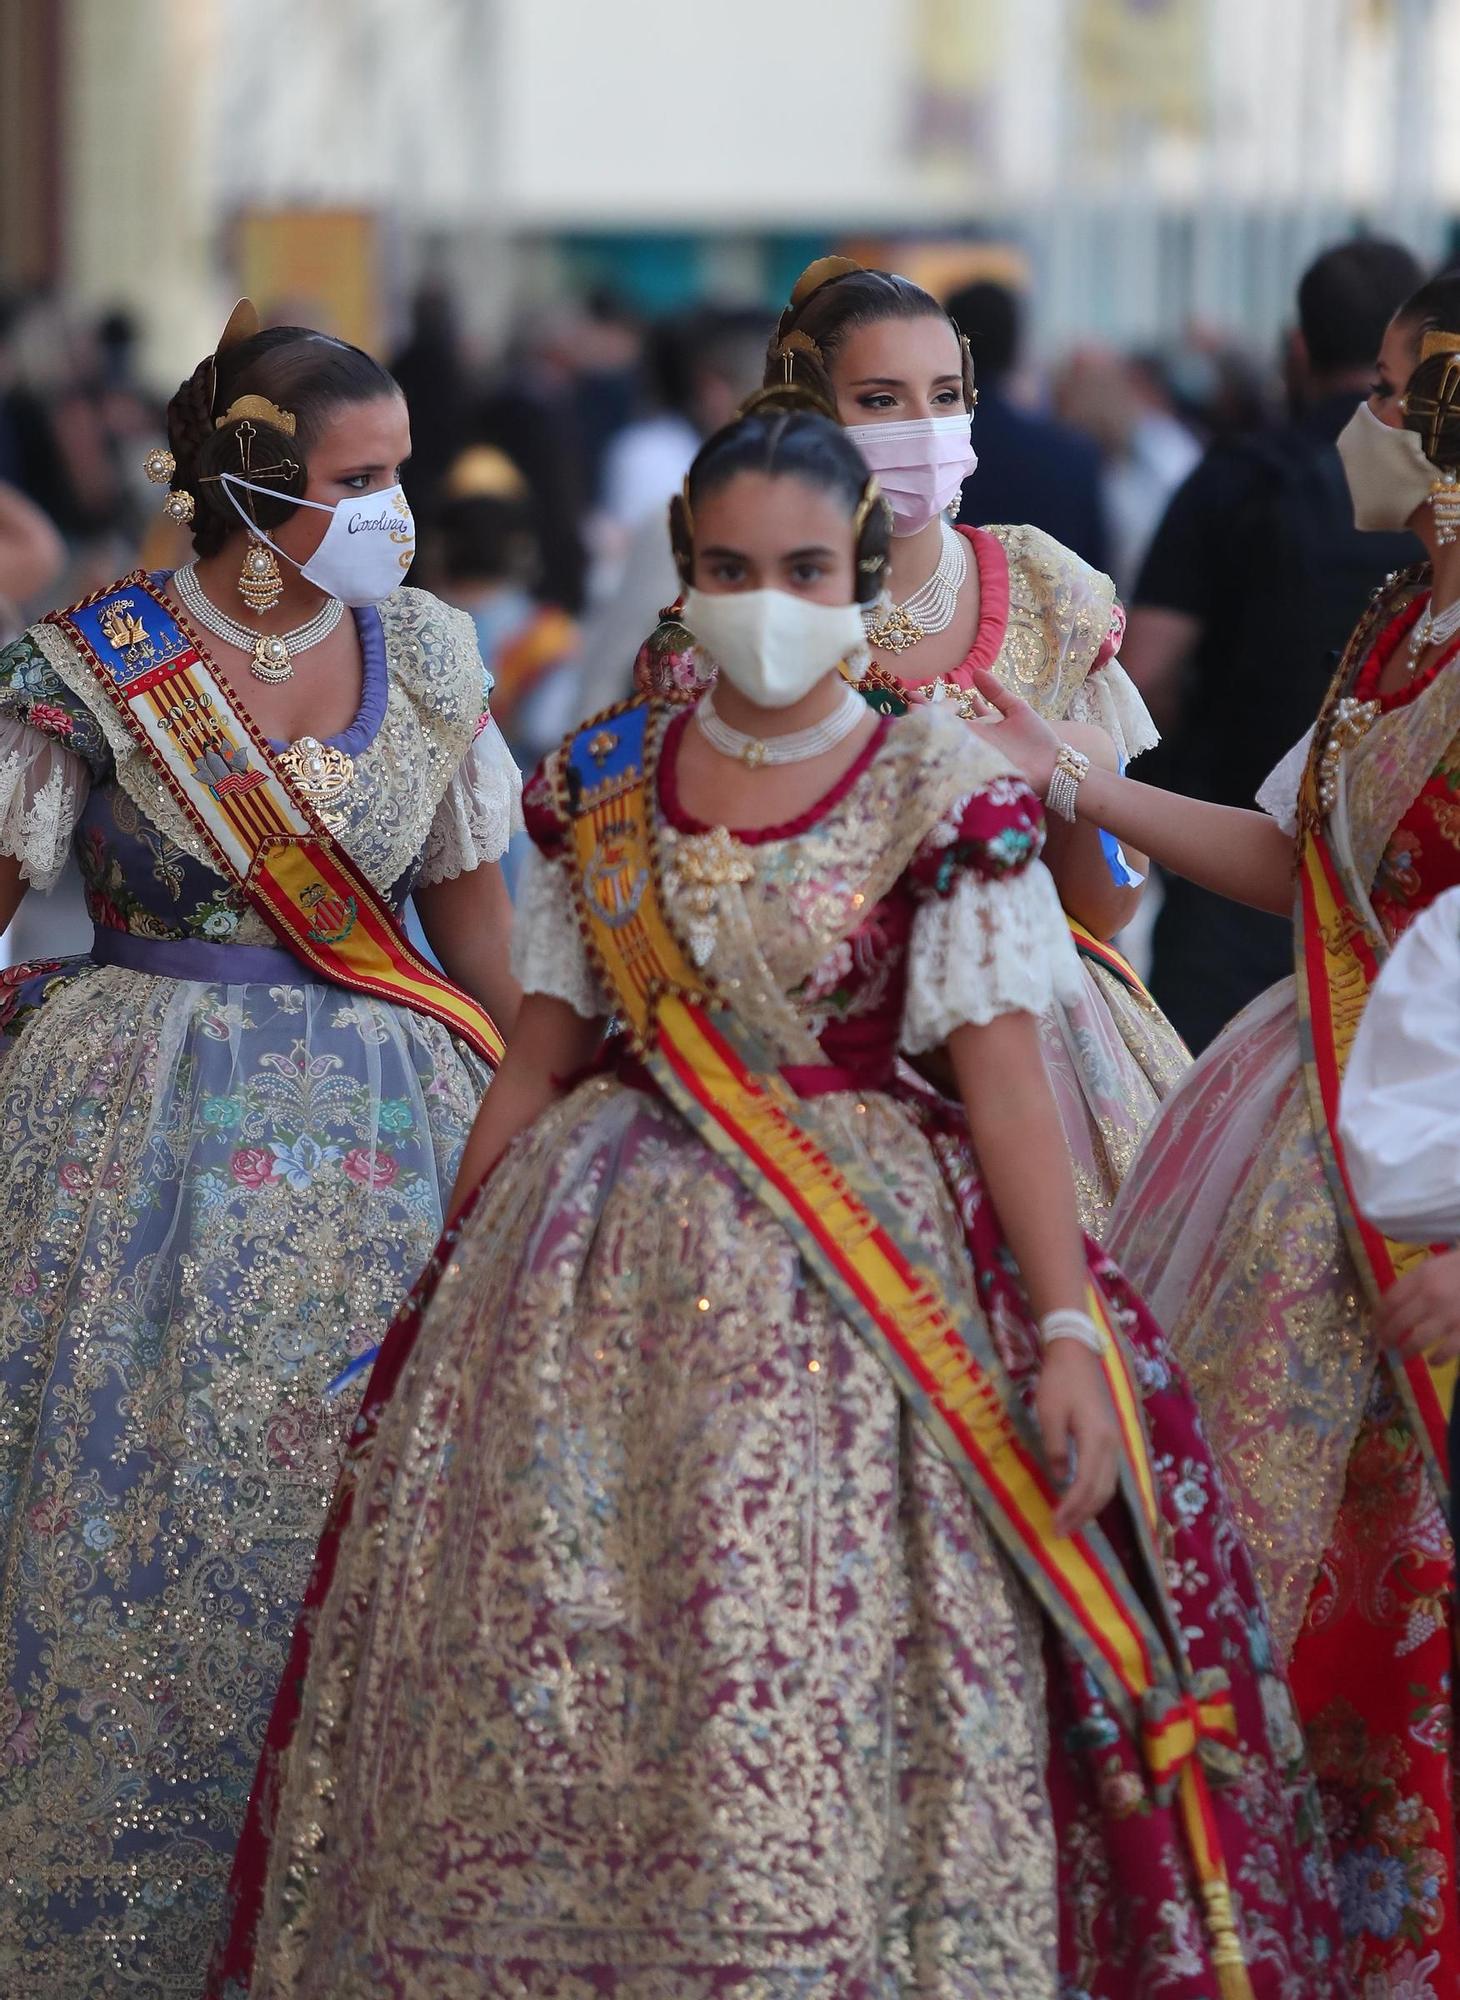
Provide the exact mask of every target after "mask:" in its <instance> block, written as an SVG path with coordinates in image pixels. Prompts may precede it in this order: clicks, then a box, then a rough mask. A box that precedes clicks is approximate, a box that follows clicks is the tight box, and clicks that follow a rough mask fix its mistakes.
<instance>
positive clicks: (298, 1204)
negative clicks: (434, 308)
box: [0, 310, 520, 2000]
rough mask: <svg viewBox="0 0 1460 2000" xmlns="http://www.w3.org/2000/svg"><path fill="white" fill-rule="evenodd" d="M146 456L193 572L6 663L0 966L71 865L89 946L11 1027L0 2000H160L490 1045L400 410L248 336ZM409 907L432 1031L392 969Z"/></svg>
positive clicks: (467, 856)
mask: <svg viewBox="0 0 1460 2000" xmlns="http://www.w3.org/2000/svg"><path fill="white" fill-rule="evenodd" d="M168 416H169V432H170V437H171V445H172V450H171V452H170V453H162V452H158V453H155V454H152V455H151V462H150V467H149V469H150V470H151V471H152V472H153V473H154V475H156V476H157V477H159V478H160V479H161V480H164V481H166V480H169V479H170V481H171V487H172V491H171V494H170V497H169V500H168V507H169V510H170V511H171V512H172V514H173V515H174V517H175V518H188V519H191V521H192V526H193V532H194V538H195V541H196V544H197V548H198V559H197V561H196V562H195V563H193V564H189V565H188V566H187V567H186V568H184V569H182V570H180V571H178V573H177V574H176V575H174V576H171V577H170V578H169V577H165V576H162V575H154V576H150V577H149V576H147V575H145V574H142V573H140V572H139V573H138V574H137V575H135V576H132V577H129V578H127V579H126V580H125V581H124V582H123V583H121V584H119V585H117V586H115V587H114V588H112V589H111V590H107V591H103V592H101V593H100V594H99V596H97V597H96V598H94V599H90V600H88V601H87V603H86V604H84V605H78V606H73V607H71V608H70V609H69V610H67V611H65V612H59V613H55V614H53V615H52V617H51V618H49V619H47V620H46V621H44V622H43V623H41V624H39V625H36V626H33V627H32V628H31V629H30V631H28V632H27V633H26V634H24V635H23V636H22V637H21V638H20V639H18V640H17V641H16V642H15V643H14V644H13V645H11V646H10V647H9V648H8V649H7V650H6V651H5V652H4V653H3V654H0V924H3V923H5V922H8V920H9V918H10V916H11V915H12V913H13V912H14V910H15V908H16V906H17V904H18V903H19V901H20V899H21V897H22V895H23V894H24V893H25V891H26V889H27V886H30V887H33V888H35V889H38V890H44V889H45V888H46V887H47V886H48V885H49V884H50V883H52V882H53V881H54V880H55V878H56V876H57V875H58V874H59V872H60V870H61V867H62V864H63V862H64V860H65V857H66V853H67V850H68V848H74V851H75V852H76V854H77V856H78V858H79V861H80V865H81V869H82V873H83V875H84V877H85V882H86V888H87V894H88V898H89V903H90V909H91V915H92V919H93V921H94V924H95V926H96V937H95V943H94V946H93V949H92V951H91V952H90V954H89V955H88V956H87V957H86V958H84V959H80V960H75V961H72V962H70V963H66V964H52V965H47V966H39V967H29V968H27V967H20V968H18V969H17V970H15V971H12V972H10V973H7V974H6V975H5V976H4V989H3V1004H4V1027H5V1030H6V1036H7V1041H6V1050H5V1060H4V1066H3V1073H0V1218H3V1220H0V1268H3V1291H0V1380H3V1398H0V1411H3V1417H0V1493H3V1500H4V1509H3V1519H4V1532H5V1544H4V1571H3V1576H0V1646H3V1658H4V1674H3V1691H0V1856H3V1866H0V1881H3V1885H4V1886H3V1889H0V1990H3V1991H4V1992H5V1993H7V1994H15V1995H17V1996H18V1995H20V1994H25V1995H26V1996H27V2000H83V1996H96V2000H101V1996H103V1995H105V1996H106V2000H195V1996H196V1995H197V1993H198V1991H199V1989H200V1987H201V1984H202V1980H203V1976H204V1972H205V1969H206V1964H207V1956H208V1951H209V1948H210V1945H211V1942H212V1939H213V1937H214V1935H215V1933H216V1927H217V1923H218V1913H219V1907H220V1900H221V1896H222V1892H223V1889H224V1887H225V1885H226V1882H227V1871H228V1863H229V1857H230V1855H231V1853H232V1850H233V1847H234V1845H235V1843H236V1840H237V1835H238V1828H239V1823H240V1821H241V1819H242V1815H243V1808H244V1804H245V1802H246V1799H247V1796H248V1785H249V1780H250V1776H251V1774H252V1771H253V1768H254V1765H255V1763H256V1761H257V1757H258V1751H259V1745H260V1742H261V1741H262V1737H263V1731H264V1725H265V1723H266V1720H267V1717H268V1711H269V1703H270V1701H271V1699H272V1697H273V1692H274V1687H275V1683H276V1681H277V1679H278V1675H279V1672H280V1669H281V1667H282V1665H283V1660H284V1656H285V1651H286V1648H287V1642H288V1637H289V1633H290V1630H291V1628H292V1625H293V1621H294V1615H295V1611H296V1608H297V1605H298V1601H299V1597H300V1594H301V1591H302V1589H303V1586H304V1584H305V1582H306V1580H307V1578H308V1575H309V1563H310V1557H311V1555H312V1553H313V1549H314V1546H315V1544H316V1542H317V1540H318V1536H319V1530H320V1524H321V1522H322V1521H323V1518H324V1514H325V1509H326V1507H327V1505H328V1502H329V1496H330V1493H331V1491H332V1489H333V1485H334V1481H335V1478H336V1476H337V1474H338V1471H339V1466H340V1460H341V1454H342V1449H343V1445H344V1441H345V1438H346V1436H347V1435H348V1432H349V1428H350V1422H351V1418H352V1416H353V1400H354V1399H353V1398H352V1397H350V1396H348V1395H341V1396H340V1397H339V1398H338V1399H337V1400H335V1401H333V1402H331V1401H330V1400H329V1398H328V1397H327V1394H326V1391H327V1389H328V1386H329V1384H330V1383H331V1381H332V1380H333V1379H334V1378H335V1377H336V1376H337V1375H339V1374H340V1372H341V1371H342V1370H344V1369H345V1368H346V1367H347V1365H348V1364H349V1363H350V1361H351V1359H352V1357H353V1356H355V1355H356V1354H358V1353H359V1352H360V1351H361V1349H363V1348H365V1347H367V1346H369V1345H370V1344H371V1343H372V1342H373V1341H374V1340H377V1339H378V1338H379V1335H380V1333H381V1331H382V1330H383V1328H384V1326H385V1324H386V1322H387V1321H388V1319H389V1316H390V1313H391V1311H392V1310H393V1309H394V1306H395V1305H396V1303H397V1302H398V1300H399V1297H400V1293H401V1289H402V1287H403V1285H404V1284H406V1283H407V1282H408V1281H409V1277H410V1274H411V1273H412V1272H413V1271H414V1270H415V1269H417V1268H418V1267H419V1264H420V1262H421V1260H422V1258H423V1257H424V1256H425V1255H426V1253H427V1252H428V1251H429V1249H430V1246H431V1244H432V1243H433V1242H434V1241H435V1239H436V1236H437V1234H438V1232H439V1229H440V1225H441V1218H442V1210H443V1205H444V1197H445V1195H446V1193H447V1192H448V1190H449V1189H450V1186H451V1183H452V1179H453V1176H454V1175H455V1172H456V1167H457V1162H458V1159H459V1157H460V1153H461V1148H462V1144H463V1142H464V1140H465V1138H466V1136H467V1133H468V1131H469V1130H470V1127H471V1121H472V1117H473V1115H474V1113H475V1111H476V1108H477V1103H478V1100H479V1097H480V1094H481V1091H482V1088H483V1085H484V1084H485V1082H486V1081H487V1078H488V1075H489V1063H490V1061H491V1060H492V1059H493V1057H494V1055H495V1052H496V1049H497V1047H498V1044H497V1040H496V1032H495V1030H494V1029H493V1027H492V1022H491V1020H490V1019H489V1018H488V1015H487V1013H486V1012H485V1011H484V1003H485V1006H486V1007H489V1008H490V1010H491V1012H492V1014H494V1015H495V1016H496V1017H497V1018H498V1019H499V1020H501V1021H503V1022H504V1023H505V1022H506V1021H507V1020H509V1019H510V1018H511V1016H512V1014H513V1013H514V1011H515V1007H516V1003H517V998H518V995H517V989H516V988H515V986H514V985H513V983H512V981H511V979H510V976H509V975H508V973H507V971H506V969H505V960H506V940H507V927H508V923H509V910H508V907H507V904H506V900H505V895H504V892H503V890H502V887H501V883H500V879H499V874H498V869H497V866H496V858H497V856H498V855H499V854H500V853H501V852H502V850H503V849H504V847H505V846H506V844H507V840H508V838H509V835H510V833H511V830H512V826H513V823H514V820H516V822H517V823H518V824H520V804H519V800H518V787H517V780H516V772H515V770H514V769H513V768H512V765H511V761H510V759H509V758H508V756H507V754H506V750H505V747H504V746H503V745H502V743H501V742H500V739H499V738H498V737H497V734H496V731H495V728H494V726H493V725H492V724H491V722H490V720H489V718H488V716H487V713H486V703H485V698H484V692H483V678H482V668H481V663H480V660H479V658H478V655H477V651H476V646H475V643H474V639H473V635H472V629H471V625H470V621H469V620H468V619H467V618H466V617H465V616H464V615H463V614H461V613H459V612H454V611H450V610H448V609H447V608H446V607H445V606H443V605H441V604H439V603H437V602H436V600H435V599H433V598H430V597H427V596H425V595H424V594H423V593H421V592H419V591H415V590H405V589H396V588H395V586H396V585H397V584H398V583H399V582H400V578H401V575H402V572H403V565H404V564H405V563H406V562H408V561H409V558H410V551H411V546H412V529H411V522H410V517H409V512H408V510H406V509H405V507H404V502H403V501H402V499H401V497H400V492H399V484H398V466H399V464H400V462H401V460H402V459H404V458H405V457H406V456H407V454H408V453H409V450H410V430H409V424H408V420H407V413H406V408H405V404H404V403H403V401H402V400H401V397H400V394H399V391H398V390H397V389H396V387H395V385H394V383H393V382H392V380H391V378H390V377H389V375H387V374H386V373H385V371H384V370H383V369H382V368H380V367H379V366H378V364H377V363H376V362H374V361H373V360H371V359H370V358H369V356H367V355H365V354H362V353H360V352H359V351H358V350H357V349H355V348H352V347H347V346H345V345H344V344H343V343H342V342H340V341H337V340H333V339H330V338H328V337H326V336H325V335H322V334H317V333H312V332H309V331H306V330H304V329H300V328H280V329H274V330H271V331H268V332H263V333H260V332H258V331H257V321H256V320H253V319H251V317H250V312H249V311H248V310H244V311H241V312H240V314H238V315H235V318H234V320H233V321H231V322H230V327H229V331H228V333H227V335H226V336H225V341H224V344H223V345H222V346H221V347H220V349H219V352H218V354H217V355H216V357H214V356H210V357H208V359H207V360H206V361H204V362H203V363H202V364H201V365H200V367H199V368H198V369H197V370H196V371H195V373H194V374H193V375H192V377H191V378H190V379H189V380H188V381H187V382H186V383H184V385H183V386H182V388H181V389H180V390H179V392H178V394H177V395H176V396H175V397H174V399H173V401H172V404H171V405H170V408H169V413H168ZM280 558H282V562H281V561H280ZM349 607H354V608H353V609H351V608H349ZM413 887H414V889H415V893H416V897H417V902H418V905H419V908H420V911H421V915H422V918H423V920H424V922H425V925H426V929H427V931H428V933H429V935H430V937H431V939H432V941H433V944H434V945H435V947H436V949H437V951H438V953H439V956H440V958H441V961H442V962H443V964H445V965H446V967H447V968H448V969H449V971H450V972H451V974H452V975H454V977H455V978H456V979H457V980H459V981H460V987H457V986H455V985H453V984H451V983H450V982H449V981H448V980H447V979H444V978H442V977H441V976H440V975H439V974H438V973H436V972H435V971H434V970H433V969H432V967H431V966H429V965H428V964H427V963H426V962H425V961H424V960H420V959H418V958H417V956H416V955H415V954H414V953H413V952H411V951H410V949H409V948H408V947H407V946H406V945H405V944H404V943H403V940H402V936H401V933H400V932H399V930H398V927H397V923H396V912H397V911H398V910H399V907H400V905H401V903H402V901H403V899H404V897H405V896H406V894H407V893H408V892H409V891H410V890H411V889H412V888H413ZM461 989H466V990H461ZM362 1382H363V1378H362ZM355 1394H356V1396H358V1386H357V1389H356V1392H355Z"/></svg>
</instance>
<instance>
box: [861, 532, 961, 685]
mask: <svg viewBox="0 0 1460 2000" xmlns="http://www.w3.org/2000/svg"><path fill="white" fill-rule="evenodd" d="M941 526H942V530H943V546H942V550H941V551H940V553H939V556H938V567H937V568H936V569H935V570H934V571H933V574H932V575H931V576H930V577H929V578H928V580H927V582H926V583H925V584H923V585H922V586H921V588H920V589H918V590H915V591H914V592H913V594H912V596H911V597H909V598H905V599H904V601H903V602H902V603H901V604H891V603H889V602H888V600H887V597H886V593H885V592H884V594H883V596H882V598H881V599H880V600H879V601H878V602H877V603H876V604H870V605H868V607H867V609H866V610H865V611H864V612H863V613H862V622H863V624H864V625H865V626H866V628H867V644H868V645H869V646H875V647H876V648H877V649H878V651H879V652H883V653H893V654H898V653H905V652H907V651H908V650H909V648H911V647H913V646H916V645H917V643H918V641H919V640H920V639H929V638H933V637H935V636H936V634H938V633H939V632H946V631H947V630H948V627H949V626H950V625H951V624H952V623H953V616H954V613H955V612H956V611H957V609H958V593H959V591H960V590H961V589H962V588H963V579H964V578H965V577H966V576H967V575H968V542H967V540H966V538H965V537H964V536H962V535H960V534H959V533H958V531H957V529H956V528H950V527H949V525H948V523H947V522H946V521H943V522H942V523H941Z"/></svg>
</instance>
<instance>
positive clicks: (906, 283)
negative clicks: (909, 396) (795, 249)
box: [765, 257, 978, 411]
mask: <svg viewBox="0 0 1460 2000" xmlns="http://www.w3.org/2000/svg"><path fill="white" fill-rule="evenodd" d="M928 317H932V318H935V319H942V320H947V321H948V324H949V326H951V327H953V331H954V333H955V334H957V336H958V344H959V352H960V355H961V357H962V373H963V397H964V401H965V402H966V403H967V405H968V408H969V409H970V410H972V409H973V407H974V405H975V404H976V403H977V401H978V392H977V390H976V389H975V388H974V381H973V356H972V353H971V352H970V350H969V344H968V341H967V339H966V338H965V337H964V335H963V334H962V333H960V332H959V330H958V328H957V326H955V325H954V323H953V321H952V319H950V318H949V315H948V313H947V311H946V310H945V308H944V307H943V306H941V305H940V304H939V303H938V301H937V300H936V299H935V298H934V297H933V295H932V293H931V292H925V291H924V290H923V288H922V286H921V285H915V284H914V283H913V282H912V280H911V278H903V277H900V276H899V275H898V274H897V272H895V271H873V270H868V269H867V268H866V267H865V266H864V265H861V264H858V263H857V262H856V261H855V259H853V258H851V257H819V258H818V259H817V260H816V262H815V263H814V264H808V265H807V267H806V269H805V270H804V271H803V272H802V273H801V275H800V277H799V278H798V279H797V280H796V282H795V284H794V285H793V286H792V288H791V297H790V301H789V303H788V304H787V306H786V309H785V311H784V312H783V313H782V314H781V316H780V318H779V319H778V320H777V322H776V330H775V332H774V334H773V335H772V336H771V342H770V346H769V348H768V349H767V350H766V367H765V381H766V386H767V388H769V387H772V386H773V385H775V384H777V383H780V384H783V385H785V386H788V387H796V388H804V389H809V390H810V391H811V393H812V394H813V395H815V396H817V397H819V398H820V400H821V401H822V402H823V403H825V404H826V406H827V407H828V409H830V410H832V411H835V409H836V391H835V390H834V389H833V387H832V383H831V364H832V361H833V360H834V359H835V356H836V353H837V349H838V348H839V347H840V346H841V344H842V342H843V341H844V340H845V339H846V337H847V335H848V334H849V333H850V332H852V331H853V330H854V329H855V328H857V327H862V326H876V325H878V324H879V323H880V322H882V321H884V320H892V319H925V318H928Z"/></svg>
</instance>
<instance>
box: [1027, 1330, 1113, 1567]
mask: <svg viewBox="0 0 1460 2000" xmlns="http://www.w3.org/2000/svg"><path fill="white" fill-rule="evenodd" d="M1034 1413H1035V1415H1036V1417H1037V1418H1038V1419H1039V1430H1040V1435H1041V1437H1042V1438H1043V1439H1044V1449H1045V1452H1046V1455H1047V1456H1048V1458H1049V1463H1050V1466H1051V1468H1052V1470H1053V1472H1054V1475H1055V1477H1056V1479H1060V1480H1064V1479H1068V1480H1069V1482H1070V1484H1069V1487H1068V1490H1067V1491H1066V1493H1065V1496H1064V1498H1063V1500H1062V1501H1061V1502H1060V1505H1059V1510H1058V1512H1057V1513H1056V1515H1055V1517H1054V1525H1055V1532H1056V1534H1060V1535H1073V1534H1076V1533H1078V1532H1079V1530H1080V1529H1081V1528H1083V1527H1086V1526H1087V1525H1088V1524H1089V1523H1090V1522H1091V1521H1093V1520H1094V1518H1095V1516H1096V1515H1097V1514H1098V1513H1099V1512H1100V1510H1101V1508H1102V1507H1106V1506H1108V1505H1109V1504H1110V1502H1111V1501H1112V1500H1113V1499H1114V1498H1115V1489H1116V1486H1117V1484H1118V1483H1119V1479H1120V1432H1119V1430H1118V1429H1117V1427H1116V1422H1115V1411H1114V1409H1113V1408H1112V1407H1111V1402H1110V1392H1109V1390H1108V1389H1107V1388H1106V1386H1105V1371H1104V1370H1103V1369H1102V1367H1101V1366H1100V1362H1099V1360H1098V1359H1097V1357H1096V1356H1095V1355H1093V1354H1092V1353H1091V1352H1090V1350H1089V1348H1088V1347H1082V1346H1081V1345H1080V1343H1079V1341H1078V1340H1054V1341H1051V1342H1050V1344H1049V1347H1048V1350H1047V1351H1046V1353H1045V1357H1044V1367H1043V1369H1042V1370H1041V1371H1040V1376H1039V1387H1038V1389H1036V1391H1035V1394H1034Z"/></svg>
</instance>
